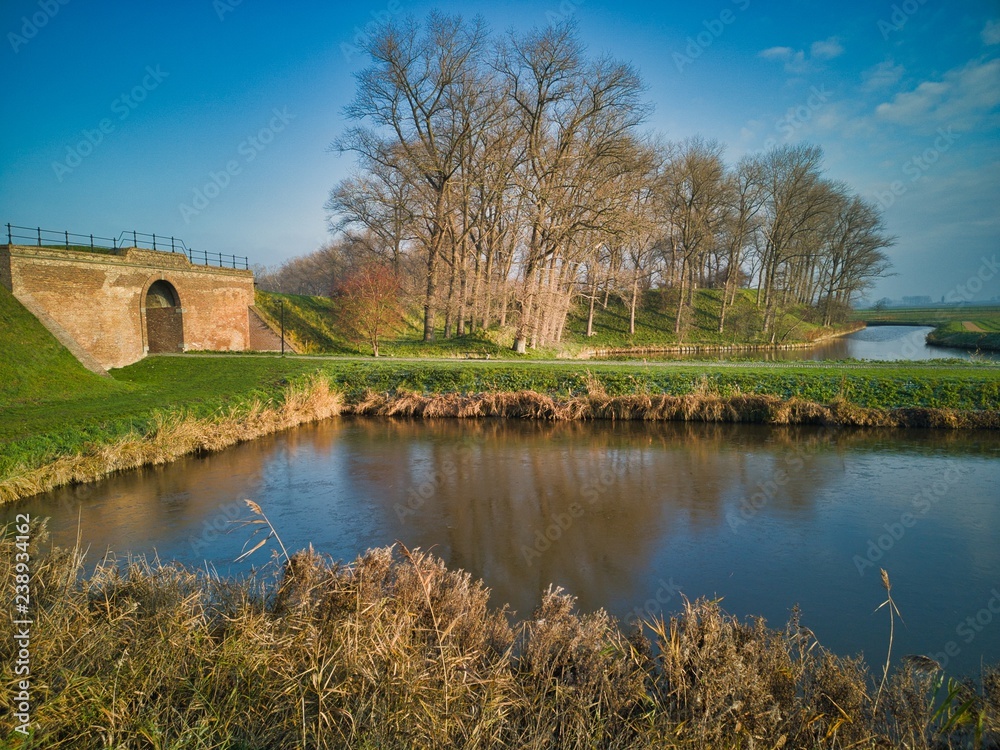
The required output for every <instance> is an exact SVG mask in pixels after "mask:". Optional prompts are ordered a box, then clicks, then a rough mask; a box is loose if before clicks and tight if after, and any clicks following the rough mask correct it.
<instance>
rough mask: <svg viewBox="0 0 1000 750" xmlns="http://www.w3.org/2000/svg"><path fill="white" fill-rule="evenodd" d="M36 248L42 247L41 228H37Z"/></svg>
mask: <svg viewBox="0 0 1000 750" xmlns="http://www.w3.org/2000/svg"><path fill="white" fill-rule="evenodd" d="M38 246H39V247H41V246H42V228H41V227H38Z"/></svg>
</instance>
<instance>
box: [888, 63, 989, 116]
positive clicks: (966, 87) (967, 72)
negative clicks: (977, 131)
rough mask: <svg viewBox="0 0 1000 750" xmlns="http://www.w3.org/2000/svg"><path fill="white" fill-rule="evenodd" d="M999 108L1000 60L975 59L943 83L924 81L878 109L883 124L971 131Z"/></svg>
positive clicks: (949, 75) (954, 70)
mask: <svg viewBox="0 0 1000 750" xmlns="http://www.w3.org/2000/svg"><path fill="white" fill-rule="evenodd" d="M998 106H1000V59H996V60H985V61H984V60H972V61H971V62H969V63H968V64H966V65H965V66H964V67H961V68H954V69H952V70H949V71H948V72H947V73H945V74H944V76H943V77H942V79H941V80H940V81H924V82H923V83H921V84H920V85H918V86H917V87H916V88H915V89H913V90H912V91H904V92H902V93H900V94H897V95H896V96H895V97H893V99H892V100H891V101H888V102H883V103H882V104H879V105H878V107H876V108H875V114H876V116H877V117H878V118H879V119H881V120H884V121H887V122H892V123H896V124H897V125H905V126H909V127H925V128H930V129H933V128H935V127H938V126H940V125H949V126H951V127H954V128H956V129H959V130H971V129H972V128H974V127H976V126H977V125H978V124H979V123H981V122H982V121H983V119H984V117H986V116H988V115H989V114H990V113H992V112H993V111H994V110H995V109H996V108H997V107H998Z"/></svg>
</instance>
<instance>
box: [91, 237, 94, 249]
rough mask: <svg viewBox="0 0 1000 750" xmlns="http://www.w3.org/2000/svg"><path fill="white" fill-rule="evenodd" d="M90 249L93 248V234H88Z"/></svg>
mask: <svg viewBox="0 0 1000 750" xmlns="http://www.w3.org/2000/svg"><path fill="white" fill-rule="evenodd" d="M90 249H91V250H93V249H94V235H90Z"/></svg>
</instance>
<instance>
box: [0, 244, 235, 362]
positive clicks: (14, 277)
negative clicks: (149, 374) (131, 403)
mask: <svg viewBox="0 0 1000 750" xmlns="http://www.w3.org/2000/svg"><path fill="white" fill-rule="evenodd" d="M160 280H163V281H166V282H169V284H171V285H172V287H173V288H174V290H175V291H176V294H177V298H178V301H179V302H180V306H179V308H150V310H147V309H146V304H145V302H146V291H147V290H148V289H149V287H150V286H151V285H152V284H153V283H155V282H156V281H160ZM0 283H3V284H4V286H6V287H7V288H8V289H10V291H11V292H12V293H13V294H14V296H15V297H18V298H19V299H23V298H24V297H30V298H31V299H32V300H33V301H34V303H35V304H36V305H38V306H40V307H41V308H43V309H44V310H45V311H46V312H47V313H48V314H49V315H50V316H51V317H52V318H53V319H54V320H55V321H56V322H57V323H58V324H59V325H60V326H62V327H63V328H64V329H66V331H67V332H69V334H70V335H71V336H73V338H74V339H75V340H76V341H77V343H78V344H79V345H80V346H81V347H82V348H83V349H84V350H86V351H87V352H88V353H90V354H91V355H92V356H93V357H94V358H95V359H96V360H97V361H98V362H100V363H101V365H103V366H104V367H107V368H111V367H123V366H124V365H127V364H131V363H133V362H136V361H138V360H140V359H142V358H143V356H145V354H146V352H147V351H148V350H150V348H152V350H153V351H156V349H157V348H159V342H161V341H164V340H167V339H164V338H163V336H167V337H168V338H169V337H171V336H172V337H175V338H178V339H179V340H180V341H182V342H183V343H182V346H183V349H184V350H186V351H191V350H212V351H243V350H245V349H247V348H248V346H249V342H250V330H249V324H248V319H247V310H248V308H249V307H250V305H252V304H253V274H252V272H250V271H244V270H236V269H226V268H212V267H209V266H198V265H192V264H191V263H189V262H188V259H187V257H186V256H184V255H182V254H180V253H176V254H175V253H164V252H158V251H153V250H141V249H138V248H122V249H119V250H118V251H115V252H108V253H92V252H77V251H72V250H60V249H58V248H38V247H24V246H18V245H8V246H0ZM178 309H179V312H178ZM164 310H170V311H171V312H170V313H169V314H170V315H172V317H170V318H168V317H165V316H166V315H167V313H164V312H163V311H164ZM150 311H154V312H153V313H152V316H150ZM150 326H152V333H153V342H152V343H153V346H152V347H150V336H149V334H150Z"/></svg>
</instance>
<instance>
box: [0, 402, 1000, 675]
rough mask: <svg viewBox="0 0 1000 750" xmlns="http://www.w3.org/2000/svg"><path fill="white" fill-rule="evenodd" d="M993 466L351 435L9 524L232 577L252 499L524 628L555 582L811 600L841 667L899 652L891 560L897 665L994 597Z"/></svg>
mask: <svg viewBox="0 0 1000 750" xmlns="http://www.w3.org/2000/svg"><path fill="white" fill-rule="evenodd" d="M998 457H1000V436H997V435H996V434H994V433H988V432H982V433H975V432H965V433H959V432H935V431H930V430H926V431H911V432H906V433H903V432H899V431H892V432H861V431H840V430H836V429H833V428H830V429H823V428H809V427H798V428H771V427H766V426H761V425H724V424H708V425H706V424H684V423H665V424H643V423H633V422H626V423H597V424H594V423H558V424H547V423H541V422H528V421H526V422H503V421H498V420H483V421H449V420H443V421H440V422H430V423H428V422H411V421H405V420H400V421H395V420H363V419H356V420H346V419H345V420H333V421H330V422H327V423H324V424H321V425H314V426H310V427H305V428H300V429H297V430H293V431H290V432H287V433H284V434H281V435H277V436H272V437H269V438H265V439H262V440H260V441H257V442H255V443H252V444H248V445H243V446H238V447H235V448H233V449H230V450H227V451H223V452H221V453H218V454H214V455H211V456H207V457H202V458H187V459H183V460H181V461H178V462H176V463H174V464H171V465H169V466H166V467H157V468H151V469H147V470H144V471H141V472H134V473H130V474H125V475H122V476H119V477H114V478H111V479H109V480H107V481H104V482H101V483H98V484H95V485H87V486H83V487H77V488H66V489H63V490H59V491H55V492H52V493H48V494H47V495H44V496H39V497H36V498H34V499H31V500H29V501H26V502H24V503H19V504H18V505H16V506H13V507H10V508H6V509H4V513H5V514H6V515H7V516H8V517H10V516H11V515H12V514H13V513H15V512H25V511H26V510H27V511H29V512H32V513H35V514H39V515H41V514H44V515H50V516H52V523H51V528H52V530H53V532H54V536H55V537H56V539H57V540H58V541H59V542H60V543H62V544H70V543H72V542H73V540H74V539H75V538H76V535H77V533H78V525H79V534H80V537H81V539H82V540H83V542H84V544H85V545H89V546H90V549H91V557H94V556H95V555H98V554H100V553H101V552H103V551H104V550H105V549H108V548H110V549H114V550H117V551H124V550H132V551H135V552H142V553H147V554H149V553H153V552H156V553H158V554H159V555H160V556H161V557H162V558H167V559H173V558H176V559H180V560H182V561H184V562H187V563H190V564H203V563H205V562H206V561H207V562H208V563H209V564H212V565H214V566H216V567H217V568H218V569H219V571H220V572H221V573H228V572H236V571H239V570H240V569H242V568H241V567H238V566H233V565H232V563H231V561H232V560H233V559H234V558H236V557H237V556H238V555H239V553H240V550H241V548H242V545H243V543H244V541H245V539H246V535H245V532H239V533H234V534H226V533H224V530H225V528H226V527H227V522H228V521H229V520H231V518H232V517H234V516H236V515H245V513H243V509H242V508H241V507H240V501H241V500H242V499H243V498H246V497H250V498H253V499H255V500H257V501H259V502H260V503H261V504H262V505H263V506H264V507H265V508H266V510H267V512H268V515H269V516H270V517H271V518H272V520H273V521H274V523H275V525H276V526H277V527H278V530H279V532H280V533H281V535H282V538H283V539H284V541H285V544H286V546H288V547H289V548H295V549H297V548H301V547H304V546H306V545H307V544H309V543H312V544H313V545H314V546H315V547H316V548H317V549H319V550H321V551H324V552H328V553H330V554H331V555H332V556H333V557H335V558H339V559H351V558H353V557H355V556H356V555H357V554H359V553H361V552H363V551H364V550H365V549H367V548H369V547H373V546H380V545H385V544H392V543H394V542H395V541H397V540H398V541H400V542H403V543H404V544H406V545H408V546H410V547H413V546H419V547H423V548H428V549H433V550H434V551H435V552H436V553H437V554H439V555H440V556H442V557H443V558H444V559H445V560H446V561H447V562H448V563H449V564H450V565H452V566H457V567H462V568H465V569H467V570H469V571H470V572H471V573H472V574H473V575H475V576H478V577H482V578H483V579H485V581H486V583H487V585H489V586H490V587H491V588H492V589H493V591H494V602H495V603H497V604H501V603H509V604H510V605H511V606H512V607H513V608H514V609H515V610H517V611H518V612H520V613H522V614H526V613H528V612H530V611H531V610H532V609H533V608H534V606H535V605H536V604H537V602H538V600H539V597H540V593H541V592H542V591H543V590H544V589H545V588H546V587H547V586H548V585H549V584H550V583H553V584H556V585H561V586H563V587H564V588H566V589H567V590H568V591H570V592H572V593H573V594H575V595H577V596H578V597H579V599H580V604H581V606H582V607H583V608H585V609H590V610H592V609H596V608H598V607H605V608H607V609H608V610H609V611H611V612H612V613H614V614H616V615H618V616H620V617H623V618H627V617H629V616H630V615H632V614H634V613H636V611H638V612H639V613H640V614H654V613H658V612H659V611H671V610H674V609H676V608H677V606H678V604H679V602H680V593H679V592H683V594H685V595H687V596H689V597H692V598H694V597H697V596H722V597H724V599H725V606H726V607H727V608H728V609H729V610H730V611H732V612H734V613H737V614H762V615H764V616H765V617H767V618H768V619H769V621H771V622H772V623H775V624H778V623H781V622H783V621H784V620H785V619H786V618H787V615H788V609H789V607H790V606H791V605H792V604H795V603H799V604H801V606H802V608H803V611H804V612H805V622H806V624H807V625H809V627H812V628H813V629H814V630H815V631H816V632H817V633H818V634H819V635H820V637H821V639H822V640H823V642H824V643H826V644H827V645H829V646H831V647H833V648H835V649H837V650H838V651H841V652H845V653H851V652H856V651H858V650H864V651H867V652H869V653H878V652H880V651H881V650H882V649H884V647H885V643H884V640H885V637H886V633H885V628H884V623H882V622H881V619H879V618H876V617H873V615H872V610H873V609H874V607H875V606H876V605H877V604H878V602H880V601H881V598H880V597H881V596H882V591H881V586H880V584H879V582H878V568H879V567H880V566H884V567H886V568H887V569H888V570H889V571H890V573H891V574H892V576H893V581H894V595H895V596H896V599H897V602H898V603H899V605H900V608H901V609H902V610H903V614H904V617H905V618H906V622H907V625H908V628H907V629H906V630H905V631H904V632H903V633H902V634H897V639H898V640H897V644H898V646H897V648H898V652H897V653H899V654H902V653H907V652H935V651H937V650H940V648H943V647H944V645H945V644H946V643H947V642H948V641H949V640H952V639H954V638H955V637H956V634H955V628H956V626H957V624H958V623H960V621H961V619H962V618H963V617H965V616H968V615H975V613H976V612H977V611H978V610H979V609H980V608H981V607H982V606H985V602H987V601H988V600H989V599H990V595H989V592H990V590H991V588H992V587H995V586H997V585H998V584H1000V548H998V545H996V544H995V538H996V534H997V532H998V531H1000V493H998V492H997V490H996V488H997V487H998V486H1000V461H997V460H996V459H997V458H998ZM954 467H961V469H962V471H961V472H958V473H957V474H956V473H955V472H954V471H953V474H954V475H955V476H957V477H958V478H957V480H956V481H954V482H952V483H951V484H946V485H945V491H944V492H943V493H942V494H941V495H940V496H937V495H934V496H933V497H932V498H931V499H932V501H933V502H931V503H929V508H928V510H927V511H926V512H925V513H922V514H916V516H917V520H916V522H915V523H914V524H913V525H912V526H909V527H907V528H906V529H905V531H904V533H903V534H902V535H901V536H900V538H899V539H895V538H891V539H890V541H891V545H889V547H888V548H887V549H884V550H878V548H877V546H876V551H878V552H879V557H878V559H876V560H874V561H872V562H871V566H870V567H864V566H862V569H861V571H860V572H859V568H858V565H857V562H856V559H857V558H858V556H861V559H867V557H865V556H866V555H867V554H868V549H869V548H868V544H869V542H871V541H872V540H875V543H876V545H877V544H878V540H879V539H880V536H883V535H885V534H887V533H889V532H887V526H886V525H887V524H888V525H889V528H894V527H893V524H895V523H897V522H898V521H899V519H900V518H901V516H902V515H903V514H904V513H907V512H910V513H911V514H914V513H915V511H914V507H915V506H914V503H915V502H917V500H918V499H919V497H920V496H921V493H922V492H926V491H927V488H933V487H934V486H935V483H941V482H942V477H945V476H946V472H948V471H949V470H950V469H954ZM887 538H888V537H887ZM883 546H885V545H883ZM259 562H263V559H262V558H259V557H258V563H259ZM956 582H958V583H956ZM994 627H995V629H996V632H995V633H993V632H986V631H984V634H983V635H980V636H978V637H977V639H976V640H975V641H974V642H973V643H971V644H970V645H968V646H966V645H965V644H963V651H962V654H961V656H960V659H961V662H960V663H961V664H963V665H965V667H966V668H967V669H969V670H971V669H974V668H976V666H977V665H978V661H979V659H980V657H982V656H986V657H987V658H989V659H992V660H998V659H1000V617H998V618H997V623H996V625H995V626H994Z"/></svg>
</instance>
